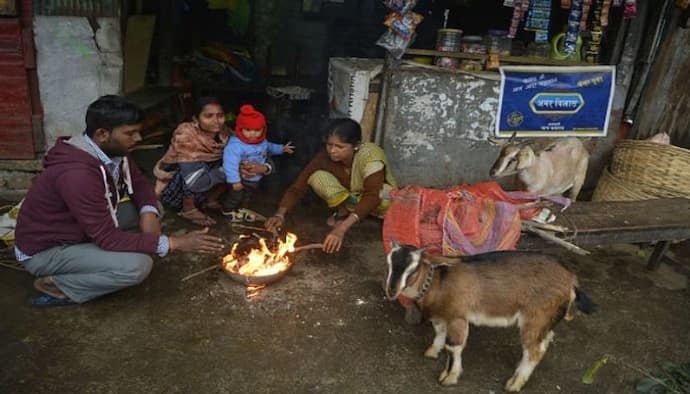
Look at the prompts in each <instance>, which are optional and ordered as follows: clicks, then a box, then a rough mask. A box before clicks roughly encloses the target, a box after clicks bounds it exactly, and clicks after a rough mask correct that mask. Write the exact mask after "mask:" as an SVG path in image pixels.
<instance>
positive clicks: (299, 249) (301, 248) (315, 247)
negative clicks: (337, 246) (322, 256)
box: [292, 244, 323, 253]
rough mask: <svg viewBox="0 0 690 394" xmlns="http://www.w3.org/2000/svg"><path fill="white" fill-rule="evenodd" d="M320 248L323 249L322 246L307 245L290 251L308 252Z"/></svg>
mask: <svg viewBox="0 0 690 394" xmlns="http://www.w3.org/2000/svg"><path fill="white" fill-rule="evenodd" d="M321 248H323V244H307V245H304V246H298V247H296V248H295V250H293V251H292V253H297V252H302V251H304V250H309V249H321Z"/></svg>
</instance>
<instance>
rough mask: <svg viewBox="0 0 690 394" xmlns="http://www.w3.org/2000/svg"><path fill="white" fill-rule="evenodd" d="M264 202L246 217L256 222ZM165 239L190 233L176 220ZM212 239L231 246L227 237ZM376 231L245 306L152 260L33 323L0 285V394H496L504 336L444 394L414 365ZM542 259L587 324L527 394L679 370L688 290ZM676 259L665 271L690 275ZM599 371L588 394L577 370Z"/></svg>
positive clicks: (639, 260)
mask: <svg viewBox="0 0 690 394" xmlns="http://www.w3.org/2000/svg"><path fill="white" fill-rule="evenodd" d="M273 197H274V196H269V197H268V198H267V199H266V200H265V201H262V202H260V203H258V204H259V205H258V206H257V207H256V208H257V210H259V211H262V212H265V213H270V212H271V208H270V207H273V206H274V204H275V198H273ZM326 213H327V212H326V210H325V209H323V208H321V207H320V206H317V205H310V204H305V205H304V206H302V207H300V208H299V209H298V211H297V212H296V213H295V214H293V215H291V221H290V223H288V227H289V229H290V230H291V231H293V232H295V233H297V234H298V235H299V236H300V241H299V242H298V243H299V244H306V243H309V242H316V241H320V240H321V238H322V237H323V235H324V234H325V231H326V226H325V224H324V222H325V217H326ZM164 226H165V227H164V231H165V232H166V233H174V232H175V231H179V230H180V229H182V228H193V227H192V225H189V224H188V223H186V222H183V221H182V219H180V218H179V217H177V216H176V215H174V214H168V215H167V216H166V218H165V220H164ZM212 232H214V233H216V234H220V235H223V236H224V237H225V238H227V239H228V240H229V241H232V240H233V239H234V237H235V236H236V235H235V234H233V233H232V231H231V228H230V226H229V225H228V224H225V223H221V224H218V225H216V226H214V227H213V229H212ZM380 233H381V223H380V222H379V221H376V220H366V221H364V222H363V223H361V224H360V225H358V226H357V227H355V228H354V229H353V230H352V234H351V235H350V236H349V238H348V240H347V242H346V245H345V247H344V250H343V251H342V252H341V253H339V254H337V255H324V254H322V253H321V252H320V251H308V252H304V253H302V254H300V255H298V256H297V263H296V265H295V266H294V268H293V269H292V271H291V272H290V273H289V274H288V275H287V276H286V277H284V278H283V279H282V281H280V282H279V283H276V284H274V285H272V286H269V287H268V288H266V289H263V290H261V291H260V293H259V295H258V296H256V297H255V298H252V299H251V300H248V299H247V298H246V297H245V290H244V287H243V286H242V285H240V284H239V283H236V282H233V281H232V280H231V279H230V278H229V277H227V276H225V274H223V273H221V272H218V271H216V272H210V273H207V274H204V275H202V276H199V277H196V278H194V279H191V280H189V281H187V282H181V278H183V277H184V276H186V275H188V274H190V273H192V272H195V271H198V270H200V269H202V268H205V267H207V266H209V265H211V264H213V263H214V262H217V261H218V258H219V257H220V256H214V257H202V256H196V255H192V254H177V255H174V256H171V257H168V258H165V259H158V260H157V261H156V265H155V267H154V270H153V272H152V274H151V276H150V277H149V278H148V279H147V280H146V281H145V282H144V283H142V284H141V285H139V286H137V287H134V288H131V289H128V290H126V291H122V292H119V293H116V294H112V295H109V296H106V297H103V298H102V299H99V300H96V301H94V302H91V303H88V304H85V305H82V306H68V307H53V308H36V307H31V306H29V304H28V299H29V298H30V297H31V296H33V295H35V294H34V292H33V290H32V288H31V282H32V278H31V277H30V276H29V275H28V274H27V273H24V272H18V271H14V270H9V269H2V275H1V276H0V313H1V316H2V317H1V318H0V357H1V358H2V360H3V362H2V368H0V391H1V392H7V393H47V392H57V393H66V392H85V393H110V392H122V393H144V392H145V393H152V392H155V393H157V392H161V393H162V392H165V393H192V392H194V393H220V392H251V393H267V392H289V393H302V392H324V393H419V392H462V393H492V392H501V391H502V387H503V383H504V381H505V380H506V379H507V378H508V377H509V376H510V375H511V374H512V371H513V368H514V367H515V365H516V363H517V361H518V359H519V357H520V355H521V349H520V346H519V339H518V335H517V329H498V328H474V327H473V328H472V329H471V332H470V336H469V340H468V344H467V349H466V350H465V352H464V353H463V366H464V374H463V375H462V377H461V379H460V383H459V385H458V387H456V388H454V389H453V388H451V389H446V388H442V387H441V386H439V385H438V384H437V382H436V378H437V376H438V374H439V373H440V371H441V369H442V367H443V362H444V361H443V360H429V359H426V358H424V357H423V356H422V354H423V352H424V350H425V348H426V346H428V345H429V344H430V341H431V339H432V336H433V334H432V328H431V326H430V325H429V324H424V325H419V326H409V325H407V324H406V323H405V322H404V316H403V311H402V308H400V307H399V306H398V305H397V304H395V303H391V302H388V301H386V300H385V299H384V298H383V294H382V290H381V281H382V276H383V271H384V251H383V246H382V243H381V241H380ZM555 252H556V253H558V254H560V255H561V256H562V257H563V260H564V262H565V264H566V265H567V266H568V267H569V268H571V269H573V270H574V271H576V272H577V273H578V275H579V277H580V283H581V286H582V287H583V288H584V289H585V290H586V291H587V292H588V294H589V295H590V296H591V297H592V298H594V299H595V301H596V302H598V303H599V304H600V311H599V312H598V313H596V314H594V315H591V316H582V315H578V316H577V317H576V319H575V320H574V321H572V322H569V323H565V322H564V323H561V324H560V325H559V326H558V327H557V329H556V337H555V341H554V343H553V344H552V345H551V347H550V349H549V351H548V353H547V354H546V356H545V358H544V361H543V362H542V363H541V365H540V366H539V367H538V368H537V370H536V371H535V373H534V375H533V377H532V379H531V380H530V381H529V382H528V384H527V386H526V387H525V389H524V390H523V391H524V392H526V393H630V392H634V383H635V381H636V380H637V379H639V378H640V377H641V376H642V375H641V374H640V373H639V372H638V371H636V370H635V368H643V369H652V368H655V367H656V365H657V364H658V363H659V362H661V361H664V360H670V361H674V362H685V361H688V360H690V329H689V328H690V323H689V322H688V318H687V313H688V310H690V297H688V294H689V293H688V288H687V277H686V276H685V275H682V274H679V273H678V272H679V271H678V269H674V268H673V267H670V266H668V265H666V264H664V265H662V268H661V269H660V270H659V271H657V272H654V273H649V272H647V271H645V258H644V257H645V256H644V255H643V253H641V252H640V251H639V250H638V248H637V247H632V246H629V245H621V246H619V247H615V248H607V249H597V250H595V253H594V255H593V256H588V257H581V256H574V255H572V254H570V253H568V252H565V251H562V250H556V251H555ZM688 255H689V254H688V253H687V252H686V251H681V252H680V253H676V257H675V263H673V264H675V265H676V266H680V267H681V268H683V267H688V260H689V259H688ZM604 354H610V355H611V356H612V361H610V362H609V363H608V364H607V365H606V366H604V367H603V369H602V370H600V372H599V373H598V375H597V376H596V379H595V381H594V383H593V384H592V385H584V384H583V383H582V382H581V379H582V375H583V374H584V373H585V371H586V370H587V369H588V368H589V367H590V366H591V365H592V364H593V363H594V362H595V361H596V360H598V359H599V358H601V357H602V356H603V355H604Z"/></svg>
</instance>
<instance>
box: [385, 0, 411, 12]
mask: <svg viewBox="0 0 690 394" xmlns="http://www.w3.org/2000/svg"><path fill="white" fill-rule="evenodd" d="M383 4H385V5H386V7H388V8H389V9H391V10H393V12H397V13H398V14H406V13H408V12H410V11H411V10H412V9H413V8H414V6H416V5H417V0H384V1H383Z"/></svg>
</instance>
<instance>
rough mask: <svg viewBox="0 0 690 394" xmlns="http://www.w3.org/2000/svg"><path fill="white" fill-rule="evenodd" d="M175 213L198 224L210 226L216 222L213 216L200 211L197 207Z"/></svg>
mask: <svg viewBox="0 0 690 394" xmlns="http://www.w3.org/2000/svg"><path fill="white" fill-rule="evenodd" d="M177 215H178V216H180V217H183V218H185V219H187V220H189V221H190V222H192V223H194V224H197V225H199V226H211V225H214V224H216V221H215V220H213V218H211V217H210V216H208V215H206V214H205V213H203V212H201V211H200V210H199V209H197V208H194V209H190V210H188V211H180V212H179V213H178V214H177Z"/></svg>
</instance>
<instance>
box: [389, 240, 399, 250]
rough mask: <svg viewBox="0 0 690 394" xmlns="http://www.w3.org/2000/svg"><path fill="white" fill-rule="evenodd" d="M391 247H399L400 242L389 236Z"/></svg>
mask: <svg viewBox="0 0 690 394" xmlns="http://www.w3.org/2000/svg"><path fill="white" fill-rule="evenodd" d="M391 249H400V244H399V243H398V241H396V240H395V239H394V238H391Z"/></svg>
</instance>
